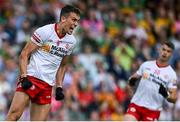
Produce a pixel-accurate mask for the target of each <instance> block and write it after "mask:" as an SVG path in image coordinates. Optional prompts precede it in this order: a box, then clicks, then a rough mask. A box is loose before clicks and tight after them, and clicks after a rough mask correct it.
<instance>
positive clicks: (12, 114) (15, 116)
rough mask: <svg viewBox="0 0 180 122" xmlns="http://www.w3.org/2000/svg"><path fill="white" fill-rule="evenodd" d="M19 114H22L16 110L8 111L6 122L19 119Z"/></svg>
mask: <svg viewBox="0 0 180 122" xmlns="http://www.w3.org/2000/svg"><path fill="white" fill-rule="evenodd" d="M21 114H22V113H21V112H19V111H17V110H12V111H9V113H8V115H7V117H6V120H8V121H17V120H19V118H20V117H21Z"/></svg>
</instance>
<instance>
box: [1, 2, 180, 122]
mask: <svg viewBox="0 0 180 122" xmlns="http://www.w3.org/2000/svg"><path fill="white" fill-rule="evenodd" d="M66 4H71V5H74V6H76V7H79V8H80V9H81V12H82V13H81V21H80V25H79V26H78V27H77V29H76V30H75V33H74V35H75V36H76V38H77V40H78V44H77V47H76V48H75V50H74V53H73V55H72V59H71V64H69V65H68V70H67V73H66V75H65V79H64V86H63V87H64V92H65V100H64V101H61V102H58V101H56V100H55V99H54V97H53V98H52V108H51V112H50V115H49V118H48V120H49V121H51V120H67V121H71V120H76V121H81V120H86V121H89V120H122V119H123V116H124V113H125V111H126V109H127V106H128V104H129V102H130V99H131V97H132V95H133V92H132V91H130V90H129V89H128V87H127V79H128V77H129V76H130V75H131V74H132V73H134V72H135V71H136V70H137V69H138V67H139V65H140V64H141V63H142V62H144V61H146V60H154V59H155V58H156V57H157V55H158V52H157V49H158V48H159V45H160V43H161V42H162V41H172V42H173V43H174V44H175V51H174V54H173V57H172V58H171V61H170V64H171V65H172V66H173V68H174V70H175V71H176V73H177V76H178V81H177V82H178V89H179V86H180V60H179V59H180V7H179V5H180V0H0V120H4V119H5V116H6V114H7V111H8V109H9V107H10V103H11V101H12V98H13V95H14V92H15V88H16V83H17V81H18V75H19V69H18V56H19V53H20V51H21V50H22V48H23V46H24V45H25V43H26V42H28V41H30V37H31V34H32V33H33V32H34V30H35V29H36V28H38V27H40V26H43V25H45V24H50V23H55V22H58V21H59V15H60V11H61V8H62V7H63V6H64V5H66ZM178 95H179V98H178V100H177V102H176V104H175V105H172V104H170V103H168V102H167V101H165V102H164V105H163V108H164V110H163V111H162V113H161V116H160V120H180V90H179V91H178ZM28 112H29V108H28V107H27V108H26V110H25V111H24V113H23V115H22V117H21V120H29V113H28Z"/></svg>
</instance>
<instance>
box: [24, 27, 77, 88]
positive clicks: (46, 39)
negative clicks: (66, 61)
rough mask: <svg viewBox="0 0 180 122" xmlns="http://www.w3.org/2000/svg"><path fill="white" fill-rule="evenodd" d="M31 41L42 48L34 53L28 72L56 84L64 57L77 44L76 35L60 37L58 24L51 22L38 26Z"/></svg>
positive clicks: (50, 83)
mask: <svg viewBox="0 0 180 122" xmlns="http://www.w3.org/2000/svg"><path fill="white" fill-rule="evenodd" d="M31 41H32V42H34V43H35V44H37V45H38V46H40V48H39V49H38V50H37V51H36V52H34V53H32V55H31V57H30V62H29V64H28V67H27V74H28V75H30V76H34V77H36V78H39V79H41V80H43V81H45V82H47V83H48V84H49V85H51V86H53V85H55V81H56V72H57V70H58V68H59V66H60V64H61V61H62V58H63V57H64V56H66V55H70V54H71V53H72V50H73V48H74V47H75V44H76V39H75V37H74V36H73V35H69V34H66V35H65V36H64V37H59V36H58V33H57V24H49V25H45V26H43V27H40V28H38V29H37V30H36V31H35V32H34V34H33V35H32V37H31Z"/></svg>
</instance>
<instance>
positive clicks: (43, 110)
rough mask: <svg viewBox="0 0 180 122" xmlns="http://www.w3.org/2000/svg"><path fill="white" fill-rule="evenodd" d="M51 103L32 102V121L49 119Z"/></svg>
mask: <svg viewBox="0 0 180 122" xmlns="http://www.w3.org/2000/svg"><path fill="white" fill-rule="evenodd" d="M50 108H51V105H50V104H44V105H40V104H36V103H32V104H31V118H30V119H31V121H45V120H47V119H48V113H49V111H50Z"/></svg>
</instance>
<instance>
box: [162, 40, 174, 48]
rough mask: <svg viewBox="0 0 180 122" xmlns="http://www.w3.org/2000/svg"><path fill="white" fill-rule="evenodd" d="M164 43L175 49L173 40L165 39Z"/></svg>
mask: <svg viewBox="0 0 180 122" xmlns="http://www.w3.org/2000/svg"><path fill="white" fill-rule="evenodd" d="M162 45H167V46H168V47H169V48H171V49H172V50H174V49H175V47H174V44H173V43H172V42H171V41H165V42H163V43H162Z"/></svg>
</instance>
